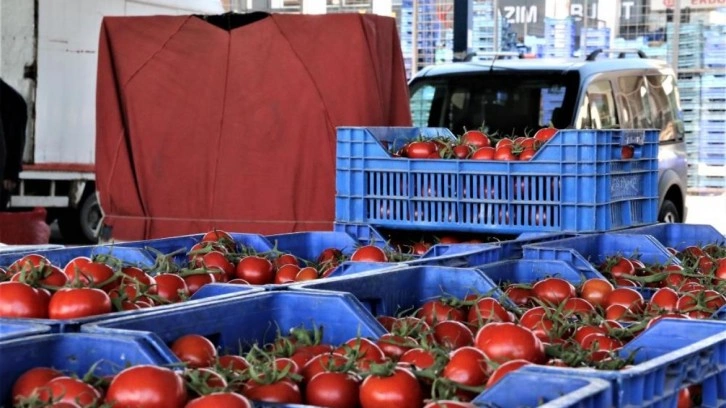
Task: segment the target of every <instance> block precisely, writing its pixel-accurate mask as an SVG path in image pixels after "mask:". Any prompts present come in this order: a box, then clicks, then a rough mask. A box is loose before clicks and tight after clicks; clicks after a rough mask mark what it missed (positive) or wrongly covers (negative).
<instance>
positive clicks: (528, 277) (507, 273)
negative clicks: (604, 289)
mask: <svg viewBox="0 0 726 408" xmlns="http://www.w3.org/2000/svg"><path fill="white" fill-rule="evenodd" d="M475 267H476V269H478V270H480V271H482V272H484V274H485V275H486V276H487V277H488V278H489V279H491V280H492V282H494V283H496V284H497V285H499V286H500V287H501V286H502V285H503V284H506V283H534V282H536V281H538V280H542V279H545V278H547V277H558V278H562V279H564V280H566V281H568V282H570V283H572V284H573V285H575V286H577V285H579V284H581V283H582V282H584V281H586V280H587V279H591V278H598V279H603V276H602V275H601V274H600V273H598V272H594V273H593V272H590V273H587V272H585V273H583V272H581V271H579V270H577V269H575V267H574V266H572V265H571V264H569V263H567V262H564V261H546V260H539V259H517V260H508V261H501V262H495V263H490V264H488V265H480V266H475Z"/></svg>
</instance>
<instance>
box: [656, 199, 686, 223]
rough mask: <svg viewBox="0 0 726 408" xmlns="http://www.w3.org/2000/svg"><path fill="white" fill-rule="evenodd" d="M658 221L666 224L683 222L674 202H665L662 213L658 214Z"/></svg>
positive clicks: (661, 209)
mask: <svg viewBox="0 0 726 408" xmlns="http://www.w3.org/2000/svg"><path fill="white" fill-rule="evenodd" d="M658 221H659V222H666V223H679V222H681V215H680V213H679V212H678V208H677V207H676V205H675V204H673V201H671V200H663V205H662V206H661V207H660V212H659V213H658Z"/></svg>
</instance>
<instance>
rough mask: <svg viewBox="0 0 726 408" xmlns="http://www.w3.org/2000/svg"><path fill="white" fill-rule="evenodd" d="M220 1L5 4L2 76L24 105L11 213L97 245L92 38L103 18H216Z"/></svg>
mask: <svg viewBox="0 0 726 408" xmlns="http://www.w3.org/2000/svg"><path fill="white" fill-rule="evenodd" d="M226 3H229V2H223V1H221V0H3V1H2V2H1V3H0V34H1V40H0V77H2V78H3V80H5V82H7V83H8V84H9V85H10V86H12V87H13V88H15V89H16V90H17V91H18V92H20V94H21V95H23V97H24V98H25V100H26V102H27V104H28V124H27V134H26V142H25V152H24V154H23V161H24V165H23V169H22V171H21V173H20V182H19V185H18V188H17V189H16V191H15V193H14V194H13V195H12V196H11V198H10V207H11V208H13V209H22V208H34V207H44V208H46V209H47V211H48V220H47V221H48V223H49V224H50V223H52V222H54V221H56V220H57V222H58V227H59V229H60V232H61V235H62V236H63V239H64V240H65V241H66V242H77V243H90V242H96V241H97V237H98V233H99V229H100V227H101V225H102V219H103V212H102V209H101V206H100V205H99V202H98V198H97V194H96V184H95V171H94V156H95V129H96V126H95V121H96V115H95V106H96V70H97V51H98V38H99V31H100V27H101V21H102V18H103V17H104V16H124V15H125V16H141V15H180V14H221V13H224V12H225V11H228V10H226V8H227V7H226V6H225V4H226Z"/></svg>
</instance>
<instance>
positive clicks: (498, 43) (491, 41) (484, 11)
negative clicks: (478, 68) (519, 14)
mask: <svg viewBox="0 0 726 408" xmlns="http://www.w3.org/2000/svg"><path fill="white" fill-rule="evenodd" d="M495 15H496V18H497V19H499V23H498V24H495ZM494 30H497V31H498V32H499V33H498V35H496V36H495V35H494ZM471 31H472V38H471V45H472V51H473V52H475V53H477V54H481V53H492V52H497V51H505V50H508V49H511V47H510V45H511V42H512V41H511V36H510V35H509V22H507V19H505V18H504V17H503V16H502V15H501V13H499V12H497V13H496V14H495V11H494V5H493V4H492V2H491V1H489V0H483V1H475V2H474V4H473V6H472V30H471ZM515 40H516V37H515Z"/></svg>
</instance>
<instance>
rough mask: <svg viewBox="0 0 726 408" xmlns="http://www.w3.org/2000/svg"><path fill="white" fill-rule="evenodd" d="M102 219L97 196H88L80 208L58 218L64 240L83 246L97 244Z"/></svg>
mask: <svg viewBox="0 0 726 408" xmlns="http://www.w3.org/2000/svg"><path fill="white" fill-rule="evenodd" d="M101 217H102V215H101V207H100V206H99V204H98V199H97V197H96V194H95V193H90V194H86V196H85V197H83V199H82V200H81V203H80V205H79V207H78V208H72V209H68V210H66V212H65V213H64V214H62V215H61V216H60V217H59V218H58V227H59V228H60V232H61V235H63V240H64V241H66V242H72V243H82V244H95V243H97V242H98V232H99V229H100V224H101Z"/></svg>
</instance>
